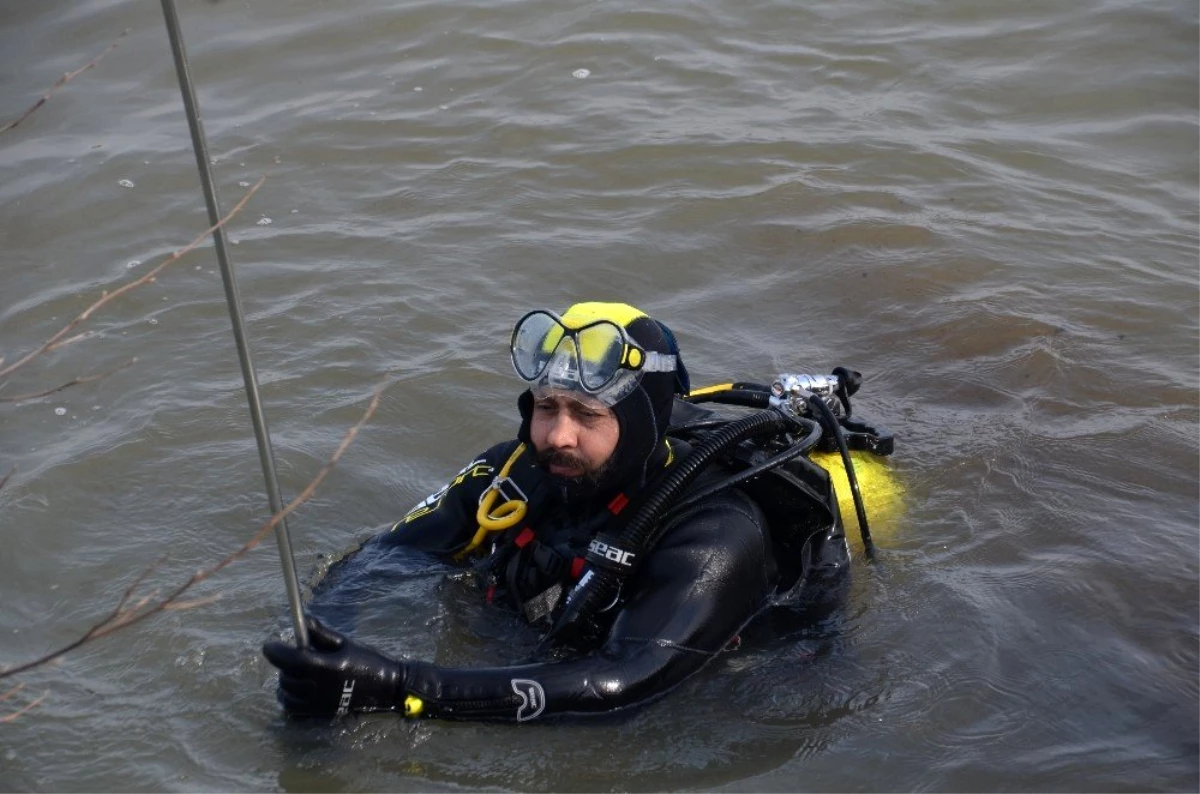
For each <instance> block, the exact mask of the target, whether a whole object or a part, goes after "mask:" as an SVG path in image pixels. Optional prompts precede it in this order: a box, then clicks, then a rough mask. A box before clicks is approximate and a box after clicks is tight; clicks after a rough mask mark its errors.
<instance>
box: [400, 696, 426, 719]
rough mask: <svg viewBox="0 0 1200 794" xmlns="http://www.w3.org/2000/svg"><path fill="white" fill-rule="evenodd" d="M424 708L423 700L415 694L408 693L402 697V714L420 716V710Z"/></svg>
mask: <svg viewBox="0 0 1200 794" xmlns="http://www.w3.org/2000/svg"><path fill="white" fill-rule="evenodd" d="M424 710H425V701H423V700H421V699H420V698H419V697H417V696H415V695H409V696H408V697H406V698H404V716H405V717H420V716H421V712H422V711H424Z"/></svg>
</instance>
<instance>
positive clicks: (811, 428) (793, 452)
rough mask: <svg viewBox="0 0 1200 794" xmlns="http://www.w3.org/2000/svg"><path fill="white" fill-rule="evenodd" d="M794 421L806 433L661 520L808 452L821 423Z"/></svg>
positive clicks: (819, 437) (815, 439)
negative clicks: (804, 429)
mask: <svg viewBox="0 0 1200 794" xmlns="http://www.w3.org/2000/svg"><path fill="white" fill-rule="evenodd" d="M726 421H727V420H726ZM796 421H797V422H799V423H800V426H801V428H806V429H807V430H808V434H807V435H806V436H805V437H804V438H802V439H800V440H799V441H797V442H795V443H793V444H790V445H789V446H788V447H787V448H786V449H784V450H783V451H782V452H779V453H776V454H775V455H772V456H771V457H769V458H767V459H766V460H764V461H763V462H762V463H759V464H757V465H754V466H751V467H749V468H747V469H744V470H743V471H740V472H738V473H737V474H734V475H732V476H730V477H726V478H725V479H723V480H721V481H720V482H715V483H713V484H712V485H708V486H706V487H704V488H702V489H700V490H699V491H697V492H696V493H694V494H692V495H691V496H689V497H688V498H687V499H684V500H683V501H682V502H680V503H679V504H677V505H675V506H674V507H672V508H671V509H670V510H669V511H667V513H666V515H664V516H663V520H664V521H666V520H667V519H668V518H669V517H671V516H673V515H678V514H679V513H681V512H683V511H684V510H686V509H688V508H689V507H691V506H692V505H694V504H696V503H697V502H699V501H701V500H704V499H707V498H708V497H710V496H712V495H713V494H716V493H720V492H721V491H724V490H725V489H727V488H732V487H734V486H735V485H741V484H742V483H744V482H746V481H747V480H752V479H754V478H755V477H757V476H758V475H760V474H762V473H763V472H766V471H770V470H771V469H774V468H777V467H779V466H782V465H783V464H785V463H787V462H788V461H789V460H792V459H793V458H798V457H800V456H801V455H806V454H808V453H809V452H810V451H812V448H813V447H815V446H816V445H817V443H818V442H820V440H821V434H822V430H821V425H820V424H818V423H817V422H814V421H813V420H811V419H806V418H804V417H797V418H796Z"/></svg>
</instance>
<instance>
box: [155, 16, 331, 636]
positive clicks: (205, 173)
mask: <svg viewBox="0 0 1200 794" xmlns="http://www.w3.org/2000/svg"><path fill="white" fill-rule="evenodd" d="M162 8H163V17H164V18H165V19H166V22H167V35H168V36H170V38H171V52H172V53H173V54H174V55H175V72H176V74H177V75H178V76H179V91H180V93H182V94H183V108H184V110H185V111H186V112H187V120H188V127H190V128H191V131H192V148H194V149H195V151H196V165H197V166H198V167H199V168H200V184H201V186H202V187H203V188H204V201H205V203H206V204H207V205H208V218H209V221H210V222H211V223H212V224H213V225H214V226H215V225H216V224H217V223H218V222H219V221H220V220H221V212H220V209H219V207H218V203H217V188H216V185H215V184H214V183H213V177H212V169H211V168H210V164H209V160H208V145H207V144H206V143H205V141H204V128H203V127H202V126H201V124H200V107H199V105H198V104H197V103H196V92H195V90H194V89H193V87H192V76H191V71H190V70H189V68H188V60H187V52H186V51H185V50H184V47H183V33H182V31H181V30H180V28H179V13H178V12H177V11H176V9H175V0H162ZM213 243H214V245H215V246H216V251H217V262H218V263H220V265H221V279H222V280H223V281H224V282H225V302H226V303H228V304H229V318H230V320H232V321H233V339H234V341H235V342H236V343H237V351H238V359H239V360H240V361H241V364H242V380H243V381H244V382H245V385H246V397H247V398H248V399H249V401H250V419H251V420H252V421H253V423H254V437H255V439H256V440H257V441H258V458H259V461H260V462H261V463H262V470H263V478H264V479H265V480H266V481H267V498H268V499H269V500H270V503H271V512H272V513H278V512H279V511H280V510H282V509H283V500H282V499H281V498H280V496H279V478H278V476H277V475H276V474H275V456H274V453H273V452H272V450H271V438H270V435H269V434H268V432H267V418H266V416H265V415H264V414H263V410H262V402H261V401H260V400H259V396H258V379H257V377H256V376H255V374H254V363H253V361H251V359H250V346H249V344H248V343H247V340H246V327H245V326H246V324H245V321H244V320H243V319H242V301H241V298H240V297H239V295H238V286H237V280H236V279H235V278H234V274H233V265H232V264H231V263H230V261H229V246H228V244H227V242H226V238H225V228H224V227H219V228H217V229H214V230H213ZM275 538H276V540H278V541H279V557H280V559H281V561H282V563H283V579H284V583H285V584H286V585H287V595H288V604H289V606H290V607H291V612H292V623H293V626H294V628H295V631H296V644H297V645H298V646H300V647H301V648H304V647H306V646H307V645H308V630H307V628H306V627H305V625H304V610H303V608H302V606H301V604H300V586H299V584H298V581H297V579H296V561H295V558H294V557H293V555H292V542H291V539H290V537H289V535H288V526H287V519H286V518H285V519H283V520H282V521H280V522H279V524H278V526H276V528H275Z"/></svg>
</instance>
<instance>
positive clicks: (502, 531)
mask: <svg viewBox="0 0 1200 794" xmlns="http://www.w3.org/2000/svg"><path fill="white" fill-rule="evenodd" d="M663 443H664V446H665V453H666V454H665V455H664V462H663V467H662V471H664V472H665V471H668V470H669V469H670V468H671V467H672V466H673V465H674V464H675V462H676V461H677V460H678V455H677V454H676V451H677V449H678V448H679V447H681V446H683V447H685V448H686V446H687V445H686V444H685V443H684V442H680V441H674V440H669V439H664V442H663ZM527 452H528V448H527V446H526V445H525V444H518V445H517V447H516V448H515V449H514V450H513V451H512V453H511V454H510V455H509V457H508V459H507V460H506V461H505V463H504V465H503V466H502V467H501V469H500V472H499V473H498V474H497V475H496V477H495V478H494V479H493V480H492V482H491V484H489V485H488V486H487V488H485V489H484V491H483V493H482V494H480V497H479V509H478V511H477V512H476V516H475V517H476V520H477V521H478V522H479V529H478V530H476V532H475V535H474V537H473V538H472V539H471V542H470V543H468V544H467V546H466V547H465V548H464V549H463V550H462V551H460V552H459V553H458V555H457V556H458V557H459V558H460V559H461V558H464V557H466V556H467V555H469V554H470V553H471V552H473V551H476V550H477V549H480V548H481V547H483V546H484V544H485V543H486V542H487V541H488V538H489V536H491V543H490V546H488V549H489V553H488V554H487V555H486V556H484V557H483V558H481V559H480V560H479V561H478V562H477V563H476V564H475V570H476V572H477V573H478V574H479V575H480V578H481V580H482V583H483V586H484V588H485V593H486V598H487V601H488V602H489V603H491V602H493V601H494V600H495V597H496V595H497V593H498V592H499V591H500V589H501V585H503V592H504V594H505V595H507V596H508V597H509V598H510V599H511V600H512V601H513V603H514V604H515V605H516V606H517V607H518V608H519V609H520V611H521V613H522V614H523V615H524V616H525V618H526V620H528V621H529V623H530V624H532V625H536V624H538V623H541V622H548V620H549V618H550V617H551V616H552V615H553V613H554V611H555V610H556V608H557V607H558V606H559V604H560V602H561V601H562V596H563V593H564V591H565V589H566V587H568V586H569V585H570V584H572V583H573V582H576V581H578V580H579V579H580V577H581V576H583V573H584V571H585V568H586V566H587V561H586V558H585V555H586V554H587V553H588V551H589V550H590V551H592V552H593V553H599V554H601V555H603V554H605V553H606V552H607V553H608V554H609V555H611V556H613V557H619V556H620V555H622V554H623V553H624V552H622V551H621V550H620V549H617V548H613V549H611V550H609V549H607V548H606V547H605V545H604V543H603V541H602V540H599V539H597V535H599V534H607V533H606V532H605V531H606V530H608V532H609V533H611V531H612V529H613V526H614V524H619V522H620V519H621V517H622V516H623V515H626V514H627V509H628V508H629V507H630V505H631V504H633V505H636V503H637V501H638V499H637V497H636V496H635V497H633V498H631V497H629V496H628V495H626V494H625V493H624V492H622V491H618V492H617V493H616V494H615V495H614V496H613V497H612V498H611V499H609V501H608V502H607V504H606V505H605V509H604V510H603V511H595V512H594V513H592V514H590V515H588V514H584V513H582V512H580V511H574V512H572V511H571V510H570V509H569V505H564V506H563V509H562V510H560V511H559V512H560V514H562V515H564V516H565V517H566V519H567V520H566V522H565V523H559V524H558V525H555V526H551V525H547V524H546V523H545V516H546V513H547V512H548V510H547V508H549V507H550V506H551V505H552V503H553V502H555V501H556V499H557V498H558V495H557V494H556V493H555V491H554V489H553V488H552V487H551V484H550V481H549V480H548V478H547V477H546V475H545V472H544V471H542V470H541V469H540V468H539V467H538V465H537V462H536V460H535V456H533V455H532V454H526V453H527ZM650 487H652V486H650ZM642 490H643V491H645V490H646V489H642ZM497 502H500V504H499V505H497ZM539 519H541V520H539Z"/></svg>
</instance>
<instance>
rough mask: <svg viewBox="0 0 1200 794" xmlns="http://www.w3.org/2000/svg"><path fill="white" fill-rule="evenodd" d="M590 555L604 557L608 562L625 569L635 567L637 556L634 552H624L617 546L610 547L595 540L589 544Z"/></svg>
mask: <svg viewBox="0 0 1200 794" xmlns="http://www.w3.org/2000/svg"><path fill="white" fill-rule="evenodd" d="M588 553H589V554H595V555H596V556H597V557H603V558H604V559H606V560H609V561H611V562H615V563H616V564H617V565H624V566H625V567H627V568H628V567H632V566H633V558H634V557H636V556H637V554H635V553H634V552H632V551H624V550H622V549H618V548H617V547H616V546H610V545H608V544H607V543H605V542H604V541H602V540H593V541H592V542H591V543H589V544H588Z"/></svg>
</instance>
